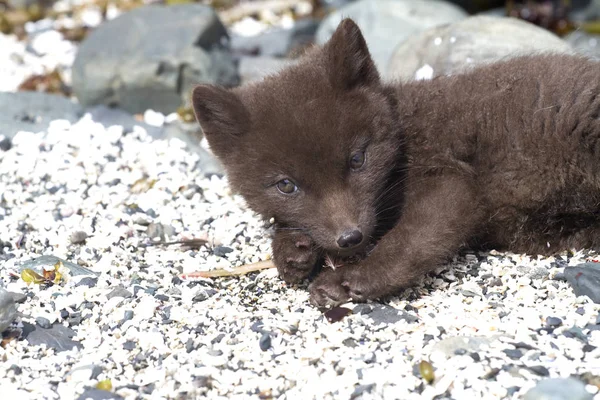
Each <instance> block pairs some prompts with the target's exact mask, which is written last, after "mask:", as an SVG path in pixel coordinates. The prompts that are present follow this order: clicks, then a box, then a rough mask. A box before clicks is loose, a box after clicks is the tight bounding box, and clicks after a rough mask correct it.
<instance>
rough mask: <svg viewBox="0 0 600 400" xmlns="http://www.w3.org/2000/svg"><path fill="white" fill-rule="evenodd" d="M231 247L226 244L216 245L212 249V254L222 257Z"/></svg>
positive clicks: (230, 250) (229, 251)
mask: <svg viewBox="0 0 600 400" xmlns="http://www.w3.org/2000/svg"><path fill="white" fill-rule="evenodd" d="M232 251H233V249H232V248H231V247H227V246H217V247H215V248H214V249H213V254H214V255H215V256H218V257H224V256H225V254H228V253H231V252H232Z"/></svg>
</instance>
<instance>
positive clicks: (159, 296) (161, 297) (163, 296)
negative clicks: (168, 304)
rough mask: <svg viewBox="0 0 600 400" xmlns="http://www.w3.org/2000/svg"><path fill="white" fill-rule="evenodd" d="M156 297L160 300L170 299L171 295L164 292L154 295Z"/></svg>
mask: <svg viewBox="0 0 600 400" xmlns="http://www.w3.org/2000/svg"><path fill="white" fill-rule="evenodd" d="M154 298H155V299H156V300H160V301H169V296H167V295H164V294H157V295H155V296H154Z"/></svg>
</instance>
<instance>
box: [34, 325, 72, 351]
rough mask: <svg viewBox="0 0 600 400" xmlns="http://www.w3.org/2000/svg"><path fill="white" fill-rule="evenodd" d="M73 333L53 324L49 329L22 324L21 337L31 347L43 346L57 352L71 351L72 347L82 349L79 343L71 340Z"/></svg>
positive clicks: (68, 329)
mask: <svg viewBox="0 0 600 400" xmlns="http://www.w3.org/2000/svg"><path fill="white" fill-rule="evenodd" d="M74 336H75V332H74V331H73V330H72V329H70V328H67V327H65V326H63V325H61V324H53V325H52V327H51V328H50V329H37V328H36V326H35V325H32V324H29V323H27V322H23V334H22V337H23V338H24V339H26V340H27V342H28V343H29V344H30V345H31V346H38V345H42V344H45V345H46V346H48V347H50V348H53V349H54V350H56V351H57V352H61V351H66V350H72V349H73V347H77V348H82V345H81V343H79V342H76V341H74V340H71V338H72V337H74Z"/></svg>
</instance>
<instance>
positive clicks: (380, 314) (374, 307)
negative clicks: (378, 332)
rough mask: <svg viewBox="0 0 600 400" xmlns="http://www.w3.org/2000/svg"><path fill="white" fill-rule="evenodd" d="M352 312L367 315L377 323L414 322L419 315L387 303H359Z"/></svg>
mask: <svg viewBox="0 0 600 400" xmlns="http://www.w3.org/2000/svg"><path fill="white" fill-rule="evenodd" d="M352 312H353V313H354V314H361V315H366V316H367V317H368V318H370V319H372V320H373V323H375V324H377V325H381V324H395V323H396V322H398V321H406V322H408V323H412V322H416V321H417V320H418V318H417V317H415V316H413V315H410V314H408V313H407V312H404V311H402V310H398V309H397V308H394V307H392V306H388V305H386V304H358V305H357V306H356V307H354V309H353V310H352Z"/></svg>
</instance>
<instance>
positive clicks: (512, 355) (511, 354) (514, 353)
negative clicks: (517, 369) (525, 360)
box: [502, 349, 523, 360]
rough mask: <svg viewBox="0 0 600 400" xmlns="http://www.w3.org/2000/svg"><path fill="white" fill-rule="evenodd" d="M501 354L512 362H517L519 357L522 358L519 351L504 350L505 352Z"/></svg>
mask: <svg viewBox="0 0 600 400" xmlns="http://www.w3.org/2000/svg"><path fill="white" fill-rule="evenodd" d="M502 352H503V353H504V354H506V355H507V356H508V358H510V359H512V360H518V359H520V358H521V357H523V353H522V352H521V350H519V349H505V350H502Z"/></svg>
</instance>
